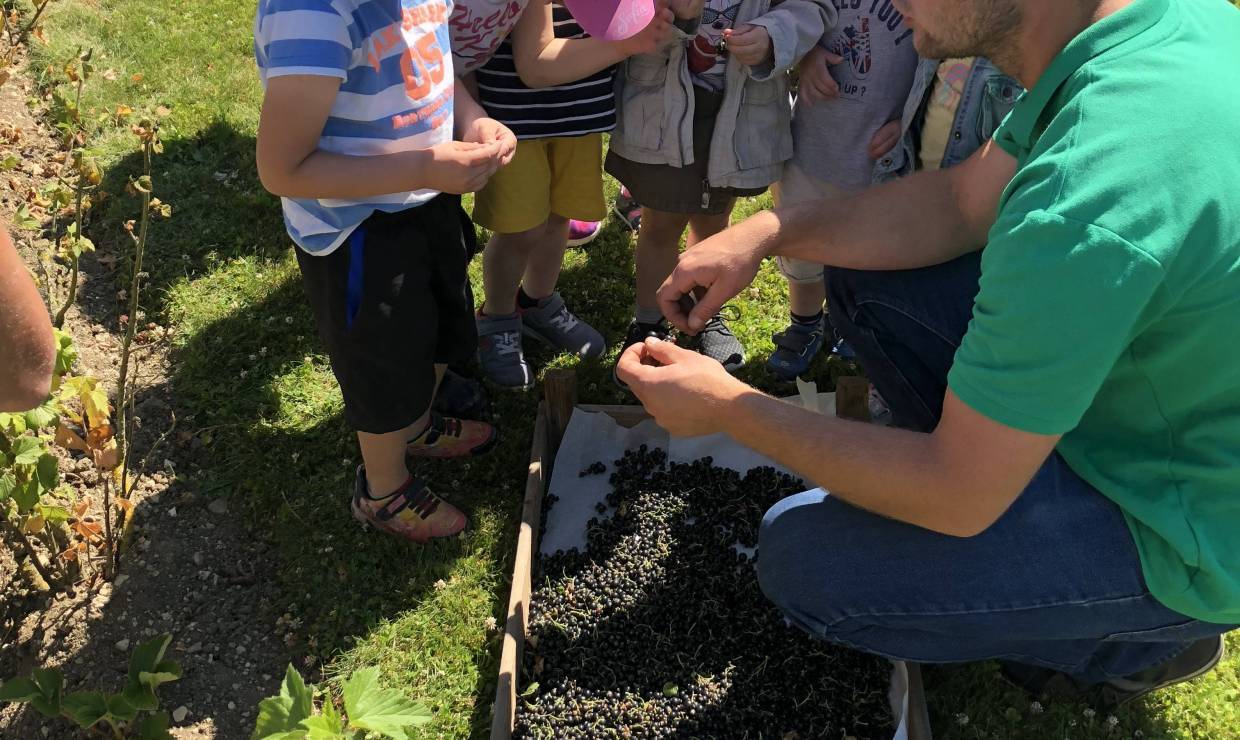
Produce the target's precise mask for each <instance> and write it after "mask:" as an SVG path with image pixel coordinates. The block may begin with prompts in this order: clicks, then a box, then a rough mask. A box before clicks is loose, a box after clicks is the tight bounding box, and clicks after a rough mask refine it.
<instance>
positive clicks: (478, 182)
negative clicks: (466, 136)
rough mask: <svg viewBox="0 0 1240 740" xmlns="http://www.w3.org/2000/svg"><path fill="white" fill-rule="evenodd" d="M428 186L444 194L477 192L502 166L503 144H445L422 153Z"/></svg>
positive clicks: (446, 142)
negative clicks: (424, 159)
mask: <svg viewBox="0 0 1240 740" xmlns="http://www.w3.org/2000/svg"><path fill="white" fill-rule="evenodd" d="M423 154H424V155H425V156H426V158H427V159H426V164H425V172H426V187H428V188H431V189H432V190H438V191H439V192H441V193H453V194H455V195H461V194H463V193H476V192H478V191H479V190H481V189H482V188H483V187H485V186H486V184H487V181H489V180H490V179H491V175H494V174H495V171H496V170H498V169H499V167H500V144H499V142H496V141H492V142H489V143H486V144H478V143H474V142H467V141H445V142H444V143H442V144H438V145H436V146H433V147H431V148H430V149H425V150H423Z"/></svg>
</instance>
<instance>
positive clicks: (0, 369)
mask: <svg viewBox="0 0 1240 740" xmlns="http://www.w3.org/2000/svg"><path fill="white" fill-rule="evenodd" d="M55 361H56V347H55V341H54V339H53V337H52V322H51V319H50V318H48V315H47V308H46V307H45V306H44V305H43V299H42V298H41V297H40V296H39V291H38V289H37V288H36V287H35V284H34V281H33V280H32V279H31V278H30V273H29V272H28V271H27V270H26V266H25V264H23V263H22V260H21V257H20V256H19V255H18V254H17V249H16V248H15V247H14V246H13V241H12V239H10V238H9V234H8V231H7V230H6V229H4V228H3V227H0V412H2V411H28V410H30V409H32V408H34V407H36V406H38V405H39V404H41V403H43V400H44V399H45V398H47V394H48V392H49V389H50V388H51V383H52V369H53V365H54V363H55Z"/></svg>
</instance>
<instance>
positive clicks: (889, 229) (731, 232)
mask: <svg viewBox="0 0 1240 740" xmlns="http://www.w3.org/2000/svg"><path fill="white" fill-rule="evenodd" d="M1015 172H1016V160H1015V159H1014V158H1013V157H1012V156H1011V155H1009V154H1008V153H1007V152H1004V151H1003V150H1002V149H1000V148H999V147H997V146H995V145H994V144H993V142H992V143H991V144H988V145H987V146H986V147H984V148H983V149H982V150H980V151H978V152H977V153H976V154H974V155H973V156H972V157H970V158H969V159H968V160H966V161H965V162H963V163H962V164H960V165H959V166H957V167H954V168H951V169H948V170H940V171H936V172H923V173H919V174H916V175H913V176H911V177H907V178H903V179H900V180H896V181H894V182H891V183H887V184H885V185H882V186H879V187H876V188H872V189H870V190H867V191H865V192H863V193H859V194H857V195H854V196H852V197H848V198H842V199H833V200H824V201H813V202H809V203H805V204H801V205H796V206H789V207H787V208H778V209H775V210H774V211H765V212H763V213H759V214H757V215H756V216H753V217H752V218H749V219H747V220H746V221H744V222H742V223H740V224H738V225H736V226H734V227H732V228H730V229H728V230H726V231H724V232H722V233H721V234H717V235H715V236H713V237H711V238H709V239H706V240H704V241H702V242H700V243H699V244H697V245H695V246H694V247H693V248H692V249H689V250H686V251H685V253H684V254H682V255H681V257H680V262H679V264H678V265H677V267H676V270H675V271H674V272H673V273H672V276H671V277H670V278H668V281H667V282H666V283H665V284H664V285H663V288H662V289H661V290H660V291H659V303H660V306H661V307H662V309H663V312H664V315H665V316H666V317H667V318H668V320H669V321H671V322H672V323H673V324H675V325H676V326H677V327H679V328H681V329H688V330H690V331H698V330H700V329H701V328H702V326H703V325H704V324H705V321H706V319H708V318H709V317H711V316H713V315H714V314H715V313H717V312H718V311H719V308H720V307H721V306H722V305H723V304H724V303H725V302H727V301H728V300H730V299H731V298H733V297H734V296H735V295H737V293H739V292H740V291H741V290H743V289H744V288H745V287H747V286H748V285H749V283H750V282H752V281H753V278H754V276H755V275H756V274H757V272H758V268H759V266H760V265H761V263H762V259H763V258H765V257H768V256H771V255H781V256H786V257H796V258H799V259H803V260H806V261H808V262H818V263H821V264H824V265H829V266H833V267H848V268H854V269H863V270H902V269H913V268H918V267H926V266H929V265H936V264H940V263H943V262H947V261H949V260H951V259H953V258H955V257H959V256H960V255H963V254H967V253H969V252H972V251H976V250H978V249H980V248H982V247H983V246H985V244H986V237H987V234H988V233H989V231H990V227H991V226H992V225H993V224H994V221H995V217H996V214H997V211H998V204H999V198H1000V197H1001V195H1002V194H1003V189H1004V188H1005V187H1007V184H1008V183H1009V182H1010V181H1011V179H1012V176H1013V175H1014V174H1015ZM699 287H702V288H707V291H706V294H705V296H704V297H703V298H702V299H701V300H699V302H698V307H697V308H695V309H694V310H693V313H692V315H691V316H689V315H686V314H685V312H684V310H683V309H682V308H681V307H680V306H679V300H680V298H681V296H683V295H686V294H688V293H689V292H691V291H693V290H694V289H695V288H699Z"/></svg>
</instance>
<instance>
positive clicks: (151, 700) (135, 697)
mask: <svg viewBox="0 0 1240 740" xmlns="http://www.w3.org/2000/svg"><path fill="white" fill-rule="evenodd" d="M121 696H123V697H125V701H127V702H129V703H130V704H132V705H133V706H135V707H137V708H138V709H141V710H144V711H147V712H151V711H154V710H156V709H158V708H159V697H157V696H155V692H154V691H152V690H151V687H150V686H147V685H146V684H144V683H140V682H136V681H130V682H128V683H126V684H125V690H124V691H122V692H121Z"/></svg>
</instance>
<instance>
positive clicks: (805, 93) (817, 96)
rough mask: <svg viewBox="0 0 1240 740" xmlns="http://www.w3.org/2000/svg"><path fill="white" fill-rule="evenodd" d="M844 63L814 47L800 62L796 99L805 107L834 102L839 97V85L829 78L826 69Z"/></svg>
mask: <svg viewBox="0 0 1240 740" xmlns="http://www.w3.org/2000/svg"><path fill="white" fill-rule="evenodd" d="M843 61H844V57H842V56H840V55H838V54H832V53H831V52H829V51H827V50H826V49H824V48H822V47H821V46H815V47H814V48H813V49H812V50H810V52H809V53H808V54H806V55H805V57H804V58H803V59H802V60H801V82H800V86H799V87H798V88H797V98H798V99H800V100H804V101H805V103H806V104H807V105H813V104H814V103H822V102H826V101H828V100H834V99H836V98H838V97H839V96H840V85H839V83H838V82H836V81H835V78H834V77H832V76H831V70H830V69H828V67H834V66H835V65H837V64H839V63H841V62H843Z"/></svg>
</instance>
